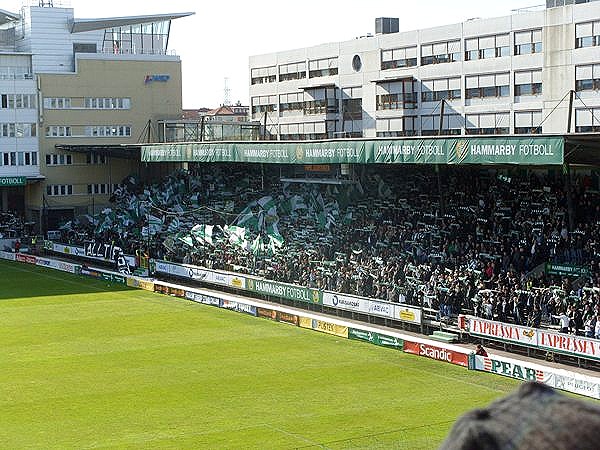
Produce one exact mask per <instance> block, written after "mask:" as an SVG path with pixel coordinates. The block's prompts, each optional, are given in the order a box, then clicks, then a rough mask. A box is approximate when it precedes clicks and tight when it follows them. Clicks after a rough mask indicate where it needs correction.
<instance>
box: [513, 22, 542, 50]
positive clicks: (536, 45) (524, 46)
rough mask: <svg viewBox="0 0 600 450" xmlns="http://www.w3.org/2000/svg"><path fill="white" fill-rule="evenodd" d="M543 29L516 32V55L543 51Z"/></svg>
mask: <svg viewBox="0 0 600 450" xmlns="http://www.w3.org/2000/svg"><path fill="white" fill-rule="evenodd" d="M542 50H543V48H542V30H541V28H540V29H537V30H527V31H517V32H516V33H515V56H518V55H530V54H532V53H542Z"/></svg>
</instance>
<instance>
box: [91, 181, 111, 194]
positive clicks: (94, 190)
mask: <svg viewBox="0 0 600 450" xmlns="http://www.w3.org/2000/svg"><path fill="white" fill-rule="evenodd" d="M112 186H113V185H110V184H105V183H104V184H88V185H87V192H88V194H111V193H112V192H113V191H111V187H112Z"/></svg>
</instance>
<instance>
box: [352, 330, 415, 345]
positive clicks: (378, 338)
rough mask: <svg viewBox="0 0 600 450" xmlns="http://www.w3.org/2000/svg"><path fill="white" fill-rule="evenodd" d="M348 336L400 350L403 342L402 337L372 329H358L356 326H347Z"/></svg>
mask: <svg viewBox="0 0 600 450" xmlns="http://www.w3.org/2000/svg"><path fill="white" fill-rule="evenodd" d="M348 337H349V338H350V339H353V340H358V341H365V342H369V343H371V344H375V345H379V346H380V347H389V348H395V349H396V350H402V348H403V347H404V343H403V341H402V339H400V338H397V337H394V336H387V335H385V334H381V333H376V332H374V331H365V330H359V329H356V328H348Z"/></svg>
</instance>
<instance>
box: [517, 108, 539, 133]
mask: <svg viewBox="0 0 600 450" xmlns="http://www.w3.org/2000/svg"><path fill="white" fill-rule="evenodd" d="M541 124H542V111H541V110H536V111H517V112H515V134H541V133H542V127H541Z"/></svg>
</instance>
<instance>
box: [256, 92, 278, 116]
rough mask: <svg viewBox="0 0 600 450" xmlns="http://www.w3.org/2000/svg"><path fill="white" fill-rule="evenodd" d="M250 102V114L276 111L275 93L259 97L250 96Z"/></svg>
mask: <svg viewBox="0 0 600 450" xmlns="http://www.w3.org/2000/svg"><path fill="white" fill-rule="evenodd" d="M250 103H251V106H252V115H256V114H262V113H265V112H275V111H277V96H276V95H261V96H259V97H252V99H251V100H250Z"/></svg>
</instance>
